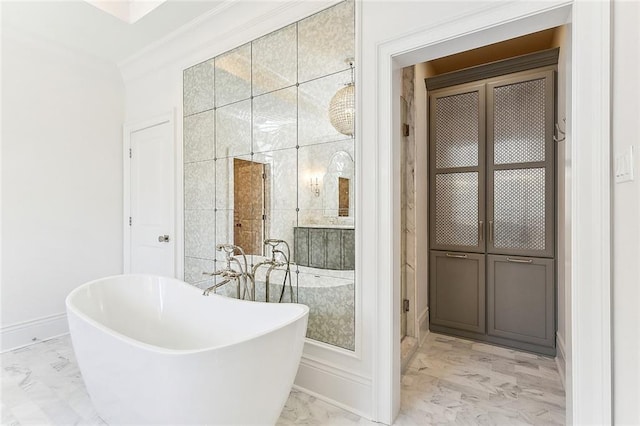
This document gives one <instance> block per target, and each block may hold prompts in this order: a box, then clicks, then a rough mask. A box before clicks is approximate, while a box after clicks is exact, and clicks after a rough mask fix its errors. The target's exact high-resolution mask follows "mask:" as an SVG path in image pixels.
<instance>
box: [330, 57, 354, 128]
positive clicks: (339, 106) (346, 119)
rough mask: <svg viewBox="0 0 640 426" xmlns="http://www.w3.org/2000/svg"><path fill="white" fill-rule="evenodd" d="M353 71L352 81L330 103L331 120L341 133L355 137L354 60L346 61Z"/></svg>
mask: <svg viewBox="0 0 640 426" xmlns="http://www.w3.org/2000/svg"><path fill="white" fill-rule="evenodd" d="M346 62H347V63H348V64H349V68H350V69H351V81H350V82H349V83H347V84H346V85H345V87H343V88H342V89H340V90H338V91H337V92H336V94H335V95H333V98H331V102H329V120H330V121H331V125H332V126H333V127H334V128H335V129H336V130H337V131H338V132H340V133H342V134H343V135H347V136H353V129H354V122H355V117H356V96H355V94H356V87H355V82H354V79H353V58H349V59H347V60H346Z"/></svg>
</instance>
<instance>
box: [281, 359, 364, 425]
mask: <svg viewBox="0 0 640 426" xmlns="http://www.w3.org/2000/svg"><path fill="white" fill-rule="evenodd" d="M293 388H294V389H296V390H299V391H301V392H304V393H307V394H309V395H311V396H314V397H316V398H318V399H320V400H322V401H325V402H327V403H329V404H331V405H335V406H336V407H339V408H342V409H344V410H347V411H350V412H352V413H354V414H357V415H358V416H360V417H363V418H365V419H368V418H369V414H368V413H371V411H372V410H371V409H372V407H371V398H370V396H371V392H372V384H371V379H370V378H367V377H363V376H360V375H358V374H354V373H352V372H350V371H346V370H343V369H341V368H338V367H337V366H333V365H328V364H326V363H324V362H322V361H321V360H317V359H310V358H307V357H304V356H303V358H302V360H301V361H300V367H299V368H298V374H297V376H296V380H295V384H294V385H293Z"/></svg>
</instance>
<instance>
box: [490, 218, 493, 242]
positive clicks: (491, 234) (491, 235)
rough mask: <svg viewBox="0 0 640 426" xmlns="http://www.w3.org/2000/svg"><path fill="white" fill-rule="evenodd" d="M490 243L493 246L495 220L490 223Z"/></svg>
mask: <svg viewBox="0 0 640 426" xmlns="http://www.w3.org/2000/svg"><path fill="white" fill-rule="evenodd" d="M489 242H490V243H491V244H493V220H490V221H489Z"/></svg>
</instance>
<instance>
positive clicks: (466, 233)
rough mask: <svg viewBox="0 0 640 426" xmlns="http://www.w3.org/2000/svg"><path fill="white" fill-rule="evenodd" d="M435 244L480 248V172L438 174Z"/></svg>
mask: <svg viewBox="0 0 640 426" xmlns="http://www.w3.org/2000/svg"><path fill="white" fill-rule="evenodd" d="M435 191H436V197H435V203H436V205H435V217H436V218H435V222H436V223H435V225H436V226H435V228H436V230H435V233H436V244H438V245H447V246H477V245H478V172H466V173H446V174H438V175H436V185H435Z"/></svg>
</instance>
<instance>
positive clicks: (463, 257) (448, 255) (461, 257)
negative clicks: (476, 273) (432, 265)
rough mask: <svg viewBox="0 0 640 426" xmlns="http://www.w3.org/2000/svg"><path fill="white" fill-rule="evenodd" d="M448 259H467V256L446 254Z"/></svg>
mask: <svg viewBox="0 0 640 426" xmlns="http://www.w3.org/2000/svg"><path fill="white" fill-rule="evenodd" d="M446 256H447V257H456V258H458V259H466V258H467V255H466V254H453V253H447V254H446Z"/></svg>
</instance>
